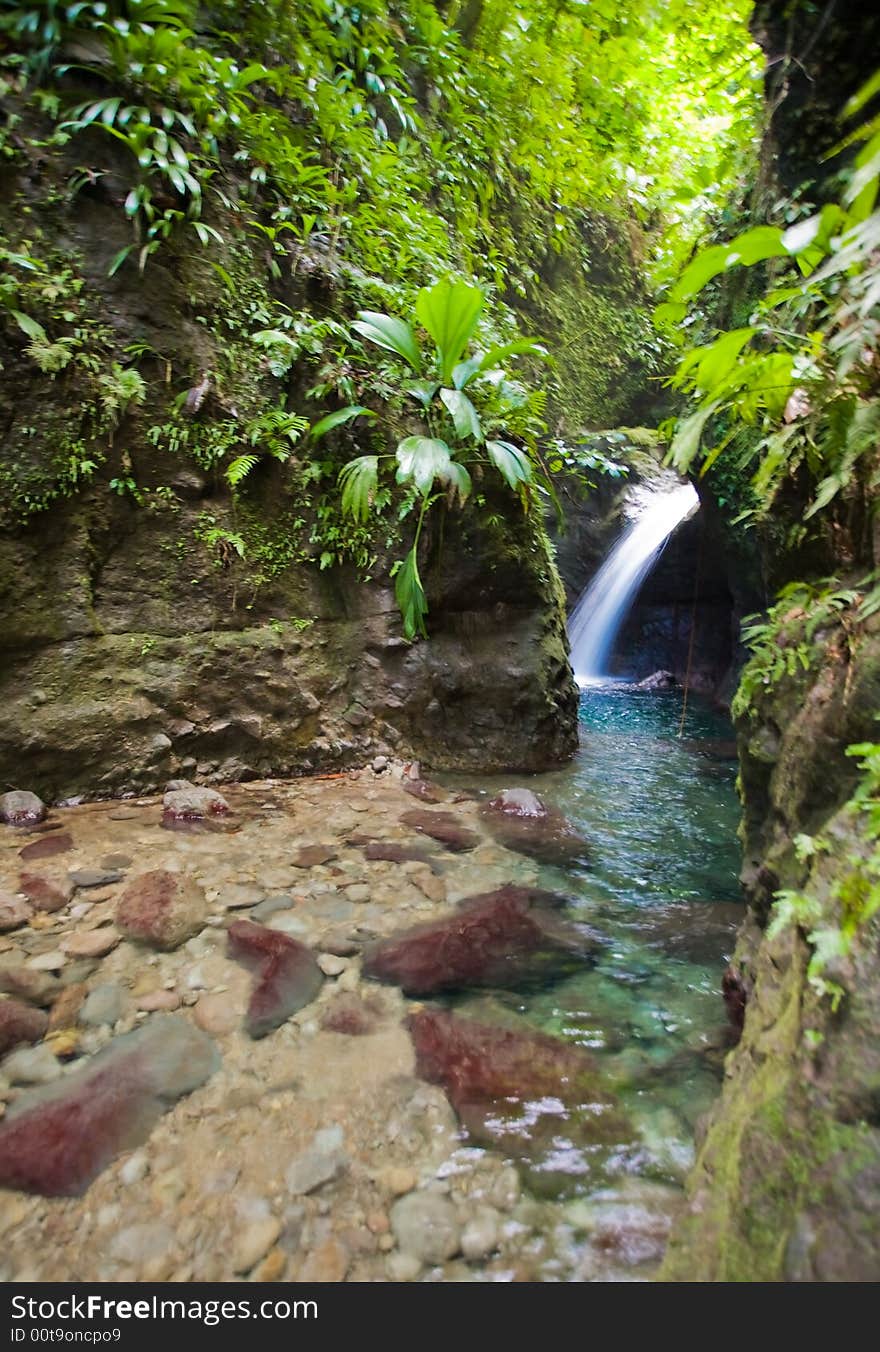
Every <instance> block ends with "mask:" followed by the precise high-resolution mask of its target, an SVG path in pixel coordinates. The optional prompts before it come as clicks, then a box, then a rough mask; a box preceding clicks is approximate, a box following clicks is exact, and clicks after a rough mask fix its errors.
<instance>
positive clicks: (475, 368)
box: [452, 338, 550, 390]
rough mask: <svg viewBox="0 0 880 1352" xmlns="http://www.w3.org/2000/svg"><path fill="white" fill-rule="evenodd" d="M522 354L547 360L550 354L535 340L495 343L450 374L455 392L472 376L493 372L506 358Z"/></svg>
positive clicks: (468, 382) (521, 339) (523, 339)
mask: <svg viewBox="0 0 880 1352" xmlns="http://www.w3.org/2000/svg"><path fill="white" fill-rule="evenodd" d="M524 352H531V353H532V354H533V355H534V356H537V357H543V358H544V359H545V360H549V356H550V354H549V353H548V351H547V349H546V348H545V347H542V346H541V344H540V343H539V342H538V341H537V339H535V338H515V339H514V340H513V341H512V342H510V343H496V344H495V345H494V347H490V348H489V351H488V352H483V353H478V354H477V356H476V357H471V358H470V359H469V360H468V361H465V362H461V363H460V364H459V365H458V366H456V367H455V369H454V371H453V372H452V383H453V385H454V386H455V388H456V389H457V390H463V389H464V388H465V386H466V385H468V384H470V382H471V381H472V380H473V378H474V376H476V375H481V374H482V372H483V371H493V370H496V369H497V368H498V367H500V366H502V365H503V363H504V362H506V361H507V358H508V357H517V356H520V355H521V354H522V353H524Z"/></svg>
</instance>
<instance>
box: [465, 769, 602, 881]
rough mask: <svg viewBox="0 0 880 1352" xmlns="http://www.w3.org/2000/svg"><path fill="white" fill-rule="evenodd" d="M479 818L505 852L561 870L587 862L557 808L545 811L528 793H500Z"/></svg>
mask: <svg viewBox="0 0 880 1352" xmlns="http://www.w3.org/2000/svg"><path fill="white" fill-rule="evenodd" d="M480 816H481V817H482V819H483V821H484V822H485V823H486V825H487V826H488V827H489V830H490V831H491V832H492V834H493V836H494V837H495V839H496V840H497V841H498V843H499V844H501V845H504V846H505V847H506V848H507V849H508V850H515V851H517V853H519V854H527V855H529V856H530V858H532V859H537V860H538V861H539V862H540V863H542V864H553V865H557V866H558V867H561V868H567V867H570V866H572V865H577V864H585V863H586V862H587V861H588V858H589V846H588V844H587V842H586V841H585V840H584V839H583V837H582V836H580V835H579V834H578V832H577V831H576V830H575V828H574V827H573V826H572V824H571V822H570V821H568V819H567V818H566V817H565V816H563V814H562V813H561V812H560V811H559V809H558V808H556V807H548V806H547V804H546V803H544V802H542V801H541V799H540V798H539V797H538V796H537V794H535V793H532V791H531V789H504V790H503V791H502V792H501V793H499V794H498V796H497V797H496V798H492V799H491V800H490V801H489V802H488V803H484V804H483V806H482V807H481V809H480Z"/></svg>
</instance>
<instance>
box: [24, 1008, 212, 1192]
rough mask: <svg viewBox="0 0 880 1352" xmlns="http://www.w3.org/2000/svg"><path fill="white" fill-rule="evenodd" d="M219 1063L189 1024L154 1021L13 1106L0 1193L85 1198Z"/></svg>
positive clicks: (169, 1018) (175, 1019)
mask: <svg viewBox="0 0 880 1352" xmlns="http://www.w3.org/2000/svg"><path fill="white" fill-rule="evenodd" d="M219 1063H220V1058H219V1056H218V1054H217V1050H216V1048H215V1046H214V1043H213V1042H212V1041H211V1039H210V1038H209V1037H206V1036H205V1034H204V1033H201V1032H199V1030H198V1029H197V1028H194V1027H193V1025H192V1024H191V1023H190V1022H189V1020H188V1019H185V1018H182V1017H181V1016H179V1015H174V1014H166V1015H155V1016H154V1017H153V1018H151V1019H150V1020H149V1021H148V1022H147V1023H145V1024H144V1026H143V1027H142V1028H139V1029H137V1030H136V1031H135V1032H133V1033H127V1034H126V1035H125V1036H124V1037H119V1038H116V1039H114V1041H113V1042H111V1043H110V1045H109V1046H108V1047H106V1048H105V1049H104V1051H102V1052H100V1053H99V1054H98V1055H97V1056H96V1057H95V1058H94V1059H93V1060H92V1061H90V1062H88V1063H87V1064H86V1065H84V1066H83V1067H82V1069H80V1070H77V1071H74V1072H73V1073H72V1074H70V1075H65V1076H63V1077H62V1078H61V1079H60V1080H58V1081H56V1082H55V1083H53V1084H50V1085H46V1086H45V1087H44V1088H41V1089H37V1090H34V1091H33V1092H31V1093H27V1094H23V1095H22V1096H21V1097H20V1098H19V1099H17V1100H16V1102H15V1103H14V1104H13V1105H12V1107H11V1108H10V1109H9V1111H8V1113H7V1115H6V1117H5V1118H4V1119H3V1121H2V1122H0V1187H5V1188H18V1189H21V1190H22V1191H24V1192H32V1193H39V1194H41V1195H42V1196H45V1197H69V1196H75V1195H76V1194H78V1193H81V1192H83V1191H84V1190H85V1188H87V1187H88V1185H89V1183H90V1182H91V1181H92V1179H93V1178H95V1177H96V1176H97V1175H98V1174H99V1173H100V1172H101V1170H102V1169H104V1168H106V1166H107V1165H108V1164H109V1163H110V1161H111V1160H112V1159H113V1158H114V1157H115V1156H116V1155H118V1154H119V1153H120V1152H121V1151H123V1150H132V1149H133V1148H134V1147H135V1146H138V1145H140V1144H142V1143H143V1142H144V1141H145V1140H146V1139H147V1137H148V1136H149V1134H150V1132H151V1131H152V1129H153V1126H154V1125H155V1123H156V1122H157V1120H158V1119H159V1117H160V1116H161V1115H162V1113H164V1112H165V1111H166V1109H167V1108H168V1107H170V1105H171V1104H172V1103H173V1102H174V1101H175V1100H176V1099H178V1098H180V1097H181V1096H182V1095H183V1094H188V1093H190V1091H191V1090H193V1089H195V1088H197V1087H198V1086H199V1085H200V1084H203V1083H204V1082H205V1080H207V1079H208V1078H209V1076H211V1075H212V1074H213V1073H214V1071H215V1070H216V1069H217V1067H218V1066H219Z"/></svg>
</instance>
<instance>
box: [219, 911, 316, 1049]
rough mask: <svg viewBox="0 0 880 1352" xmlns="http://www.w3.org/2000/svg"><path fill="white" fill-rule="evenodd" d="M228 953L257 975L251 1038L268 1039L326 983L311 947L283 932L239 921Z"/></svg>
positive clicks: (248, 1026) (247, 1020) (250, 1006)
mask: <svg viewBox="0 0 880 1352" xmlns="http://www.w3.org/2000/svg"><path fill="white" fill-rule="evenodd" d="M228 935H229V953H230V956H231V957H233V958H237V959H238V960H239V962H243V963H244V964H245V966H246V967H249V968H251V969H252V970H253V971H254V972H255V973H256V980H255V981H254V987H253V990H252V991H251V998H250V1001H249V1003H248V1009H247V1014H246V1016H245V1028H246V1029H247V1031H248V1033H250V1035H251V1037H253V1038H259V1037H265V1036H266V1034H267V1033H271V1032H272V1030H273V1029H275V1028H278V1027H279V1026H280V1025H281V1024H282V1023H285V1022H286V1021H287V1019H289V1018H290V1016H291V1014H295V1013H296V1011H297V1010H298V1009H302V1007H303V1005H307V1004H309V1002H310V1001H312V1000H314V998H315V996H316V995H317V994H318V991H319V990H320V989H321V986H322V984H323V981H324V974H323V972H322V971H321V969H320V967H319V966H318V964H317V962H316V960H315V956H314V954H313V953H312V951H311V949H310V948H306V946H305V944H301V943H299V942H298V940H296V939H292V938H291V937H290V936H289V935H287V934H282V932H281V931H280V930H273V929H269V928H268V927H267V926H265V925H256V924H254V922H253V921H252V920H236V921H235V922H234V923H233V924H231V925H230V926H229V930H228Z"/></svg>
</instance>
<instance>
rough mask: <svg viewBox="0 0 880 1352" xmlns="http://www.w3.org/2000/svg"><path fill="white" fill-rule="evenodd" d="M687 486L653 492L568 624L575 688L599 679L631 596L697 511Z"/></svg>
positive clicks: (627, 609) (690, 485)
mask: <svg viewBox="0 0 880 1352" xmlns="http://www.w3.org/2000/svg"><path fill="white" fill-rule="evenodd" d="M698 505H699V498H698V497H697V493H696V490H695V489H694V487H693V485H692V484H678V485H676V487H675V488H672V489H669V488H667V487H665V486H664V487H663V488H661V489H656V490H654V491H653V492H651V494H650V495H649V496H648V497H647V499H646V501H645V505H644V506H643V507H642V510H641V511H640V512H639V515H638V516H637V518H636V519H635V520H634V521H633V523H632V524H631V525H630V526H629V527H628V528H627V530H626V531H625V532H624V534H623V535H622V536H621V538H620V539H619V540H618V542H617V544H616V545H615V546H614V548H613V549H612V551H611V553H610V554H609V555H608V558H607V559H606V560H605V562H604V563H603V565H602V567H601V568H600V569H599V571H598V573H597V574H596V576H595V577H594V578H593V580H592V582H591V583H590V584H589V586H587V587H586V588H585V589H584V590H583V592H581V595H580V597H579V599H578V602H577V605H576V606H575V608H574V610H573V611H572V612H571V616H570V617H569V621H568V636H569V640H570V642H571V662H572V666H573V667H574V674H575V677H576V678H577V681H578V684H579V685H590V684H592V683H593V682H595V681H597V680H599V679H601V677H602V675H603V674H604V667H605V663H606V662H607V661H608V657H609V654H610V652H611V649H612V647H613V645H614V640H615V638H616V637H617V632H618V630H619V629H620V626H621V624H622V623H623V621H624V620H625V618H626V615H627V612H628V611H629V608H630V606H631V605H632V603H633V600H634V599H635V595H636V592H637V591H638V589H639V587H640V586H641V584H642V582H643V580H644V578H645V577H646V576H647V574H648V573H649V572H650V570H651V566H652V565H653V563H654V562H655V560H656V559H657V558H658V556H659V555H660V553H661V551H662V549H663V546H664V545H665V544H666V541H667V540H668V539H669V537H670V535H671V534H672V532H673V531H674V530H675V528H676V526H678V525H680V524H681V522H682V521H684V520H685V519H686V518H687V517H689V516H691V514H692V513H693V512H695V511H696V509H697V507H698Z"/></svg>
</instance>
